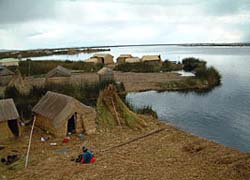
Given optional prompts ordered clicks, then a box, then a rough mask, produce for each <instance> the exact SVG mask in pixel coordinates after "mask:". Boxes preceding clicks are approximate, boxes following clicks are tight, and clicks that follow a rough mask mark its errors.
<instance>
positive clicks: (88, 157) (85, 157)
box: [80, 146, 96, 163]
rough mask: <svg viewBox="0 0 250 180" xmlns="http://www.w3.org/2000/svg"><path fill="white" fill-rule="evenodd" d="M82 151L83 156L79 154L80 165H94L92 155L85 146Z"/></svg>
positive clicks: (94, 159)
mask: <svg viewBox="0 0 250 180" xmlns="http://www.w3.org/2000/svg"><path fill="white" fill-rule="evenodd" d="M82 151H83V154H81V160H80V162H81V163H94V162H95V161H96V158H95V156H94V154H93V153H92V152H91V151H90V150H88V149H87V148H86V147H85V146H83V147H82Z"/></svg>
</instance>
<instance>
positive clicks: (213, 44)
mask: <svg viewBox="0 0 250 180" xmlns="http://www.w3.org/2000/svg"><path fill="white" fill-rule="evenodd" d="M140 46H187V47H199V46H201V47H204V46H214V47H217V46H218V47H223V46H225V47H243V46H250V43H163V44H161V43H157V44H118V45H103V46H78V47H61V48H38V49H22V50H18V49H13V50H10V49H1V50H0V52H11V51H33V50H65V49H85V48H114V47H140Z"/></svg>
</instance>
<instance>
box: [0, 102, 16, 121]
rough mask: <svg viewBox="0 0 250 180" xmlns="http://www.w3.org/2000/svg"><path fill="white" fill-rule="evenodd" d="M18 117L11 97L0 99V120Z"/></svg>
mask: <svg viewBox="0 0 250 180" xmlns="http://www.w3.org/2000/svg"><path fill="white" fill-rule="evenodd" d="M13 119H19V114H18V112H17V109H16V106H15V103H14V101H13V99H2V100H0V122H3V121H8V120H13Z"/></svg>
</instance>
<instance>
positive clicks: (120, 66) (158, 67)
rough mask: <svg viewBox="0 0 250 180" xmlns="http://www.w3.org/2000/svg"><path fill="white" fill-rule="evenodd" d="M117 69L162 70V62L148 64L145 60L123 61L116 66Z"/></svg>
mask: <svg viewBox="0 0 250 180" xmlns="http://www.w3.org/2000/svg"><path fill="white" fill-rule="evenodd" d="M115 70H117V71H122V72H142V73H148V72H160V71H161V64H155V65H152V64H148V63H145V62H138V63H123V64H118V65H117V66H116V67H115Z"/></svg>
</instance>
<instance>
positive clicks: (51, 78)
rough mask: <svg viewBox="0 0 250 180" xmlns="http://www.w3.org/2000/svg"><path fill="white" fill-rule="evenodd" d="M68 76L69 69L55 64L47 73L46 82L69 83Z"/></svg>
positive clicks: (69, 75)
mask: <svg viewBox="0 0 250 180" xmlns="http://www.w3.org/2000/svg"><path fill="white" fill-rule="evenodd" d="M70 77H71V70H69V69H66V68H64V67H62V66H57V67H56V68H54V69H52V70H51V71H49V72H48V73H47V75H46V83H69V82H70Z"/></svg>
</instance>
